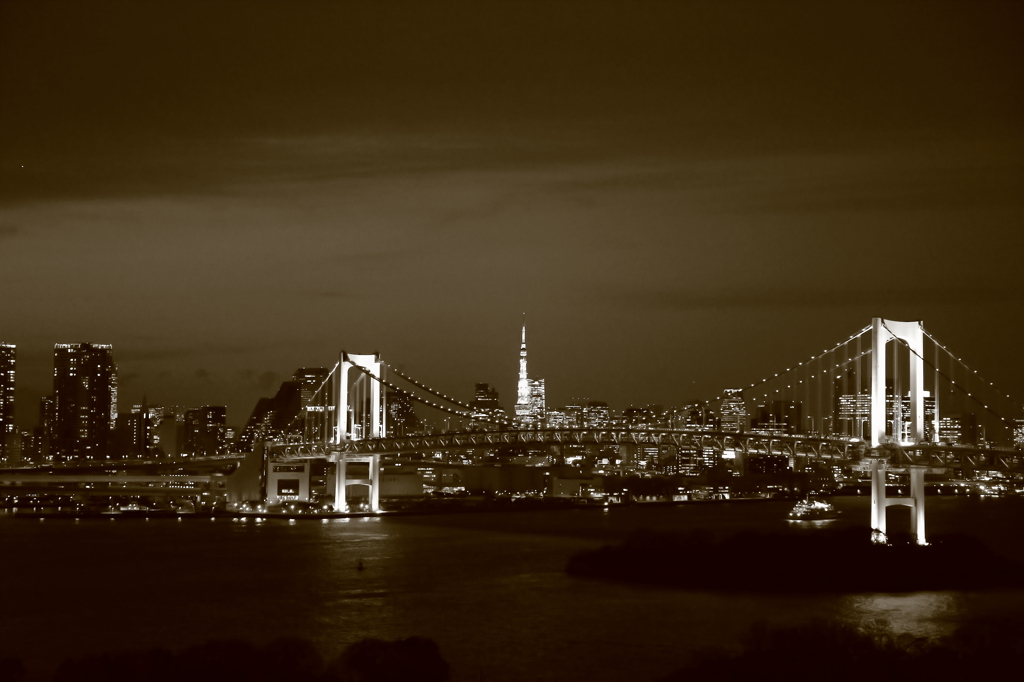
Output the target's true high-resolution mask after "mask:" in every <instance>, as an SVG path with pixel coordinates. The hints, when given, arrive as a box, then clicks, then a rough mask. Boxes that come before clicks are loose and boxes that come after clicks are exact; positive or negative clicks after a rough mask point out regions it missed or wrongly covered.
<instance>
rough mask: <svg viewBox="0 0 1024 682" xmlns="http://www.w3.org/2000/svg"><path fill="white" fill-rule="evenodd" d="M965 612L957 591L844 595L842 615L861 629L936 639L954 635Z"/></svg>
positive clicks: (960, 596)
mask: <svg viewBox="0 0 1024 682" xmlns="http://www.w3.org/2000/svg"><path fill="white" fill-rule="evenodd" d="M963 611H964V604H963V600H962V595H960V594H958V593H956V592H913V593H911V594H868V595H851V596H848V597H844V598H843V600H842V603H841V612H840V617H841V618H842V619H843V620H845V621H847V622H849V623H851V624H853V625H856V626H857V627H861V628H867V629H871V628H876V627H885V628H886V629H887V630H889V631H890V632H891V633H892V634H895V635H901V634H909V635H912V636H914V637H927V638H929V639H936V638H939V637H945V636H947V635H950V634H952V632H953V630H955V629H956V626H957V625H958V624H959V622H958V619H959V618H960V616H961V615H963Z"/></svg>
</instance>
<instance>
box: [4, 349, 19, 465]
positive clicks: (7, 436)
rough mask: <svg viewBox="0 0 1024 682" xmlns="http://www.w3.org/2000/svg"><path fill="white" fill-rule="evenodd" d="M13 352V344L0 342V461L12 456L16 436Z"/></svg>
mask: <svg viewBox="0 0 1024 682" xmlns="http://www.w3.org/2000/svg"><path fill="white" fill-rule="evenodd" d="M15 354H16V349H15V346H14V344H11V343H0V462H6V461H8V460H9V459H10V458H12V457H14V449H15V445H16V443H15V439H16V438H17V437H18V432H17V430H16V429H15V426H14V369H15V366H14V365H15Z"/></svg>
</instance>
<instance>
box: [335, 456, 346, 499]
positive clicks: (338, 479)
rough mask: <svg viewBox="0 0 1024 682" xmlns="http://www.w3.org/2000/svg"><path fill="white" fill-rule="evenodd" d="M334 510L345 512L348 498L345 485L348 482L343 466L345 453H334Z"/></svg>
mask: <svg viewBox="0 0 1024 682" xmlns="http://www.w3.org/2000/svg"><path fill="white" fill-rule="evenodd" d="M334 467H335V469H334V511H338V512H347V511H348V499H347V498H346V496H345V495H346V490H345V486H346V485H347V483H348V476H347V474H348V472H347V471H346V469H347V467H346V466H345V455H343V454H342V455H336V456H335V459H334Z"/></svg>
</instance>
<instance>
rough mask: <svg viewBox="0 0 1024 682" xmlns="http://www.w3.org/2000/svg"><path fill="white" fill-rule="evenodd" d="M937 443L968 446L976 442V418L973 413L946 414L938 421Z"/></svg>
mask: <svg viewBox="0 0 1024 682" xmlns="http://www.w3.org/2000/svg"><path fill="white" fill-rule="evenodd" d="M939 441H941V442H943V443H948V444H950V445H969V444H972V443H976V442H977V441H978V418H977V416H976V415H975V414H974V413H973V412H968V413H967V414H947V415H946V416H944V417H942V419H940V420H939Z"/></svg>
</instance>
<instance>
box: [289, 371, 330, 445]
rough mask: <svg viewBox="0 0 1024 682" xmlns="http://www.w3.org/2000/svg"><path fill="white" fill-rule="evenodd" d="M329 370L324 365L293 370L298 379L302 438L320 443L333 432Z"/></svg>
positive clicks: (295, 378)
mask: <svg viewBox="0 0 1024 682" xmlns="http://www.w3.org/2000/svg"><path fill="white" fill-rule="evenodd" d="M330 376H331V370H330V369H328V368H326V367H302V368H300V369H298V370H296V371H295V374H294V375H293V376H292V380H293V381H298V382H299V384H300V388H299V407H300V409H301V414H300V417H301V419H302V440H304V441H306V442H313V443H320V442H324V441H326V440H327V439H328V438H329V436H331V435H332V434H333V433H334V421H335V420H334V405H332V404H331V398H332V396H331V382H329V381H327V379H328V378H329V377H330Z"/></svg>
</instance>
